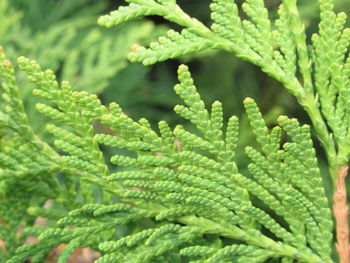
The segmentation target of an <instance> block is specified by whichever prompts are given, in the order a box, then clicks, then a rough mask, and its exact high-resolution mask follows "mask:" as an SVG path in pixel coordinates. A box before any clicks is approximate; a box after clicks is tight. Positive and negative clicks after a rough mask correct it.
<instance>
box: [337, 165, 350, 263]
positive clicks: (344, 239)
mask: <svg viewBox="0 0 350 263" xmlns="http://www.w3.org/2000/svg"><path fill="white" fill-rule="evenodd" d="M348 168H349V167H348V166H346V167H345V168H344V169H342V170H339V172H338V176H337V179H336V190H335V193H334V195H333V200H334V204H333V213H334V217H335V221H336V231H337V243H336V248H337V252H338V255H339V260H340V263H350V245H349V225H348V214H349V211H348V206H347V204H346V185H345V178H346V176H347V174H348Z"/></svg>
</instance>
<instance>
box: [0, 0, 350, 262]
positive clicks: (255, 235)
mask: <svg viewBox="0 0 350 263" xmlns="http://www.w3.org/2000/svg"><path fill="white" fill-rule="evenodd" d="M128 2H130V4H129V6H125V7H120V8H119V9H118V10H117V11H114V12H112V13H111V14H110V15H107V16H103V17H101V18H100V19H99V23H100V24H103V25H105V26H108V27H110V26H114V25H118V24H120V23H123V22H125V21H127V20H130V19H133V18H138V17H141V16H145V15H159V16H163V17H164V18H166V19H168V20H170V21H172V22H175V23H177V24H179V25H180V26H183V27H184V29H183V30H182V31H181V32H176V31H174V30H171V31H169V32H168V33H167V35H166V36H164V37H160V38H159V41H158V42H154V43H152V44H151V45H150V47H149V48H144V47H140V46H134V47H133V52H132V53H131V55H130V59H131V60H132V61H140V62H143V63H144V64H153V63H156V62H158V61H163V60H166V59H169V58H175V57H178V56H181V55H185V54H189V53H193V52H198V51H202V50H205V49H212V48H216V49H223V50H226V51H229V52H231V53H234V54H235V55H237V56H238V57H241V58H243V59H245V60H248V61H250V62H252V63H254V64H255V65H257V66H259V67H261V69H262V70H263V71H264V72H266V73H268V74H269V75H270V76H272V77H274V78H275V79H277V80H278V81H280V82H281V83H282V84H283V86H284V87H285V88H287V90H288V91H289V92H290V93H291V94H292V95H294V96H295V97H296V98H297V100H298V102H299V103H300V105H301V106H302V107H303V108H304V109H305V110H306V111H307V112H308V114H309V116H310V119H311V121H312V127H313V128H314V130H315V133H316V135H317V137H318V139H319V141H320V142H321V144H322V146H323V148H324V150H325V153H326V156H327V160H328V164H329V167H330V169H329V172H330V174H329V176H330V177H331V178H332V179H333V180H334V181H335V179H336V177H337V174H338V172H339V170H341V169H342V168H344V167H345V166H346V163H347V162H348V158H349V151H350V146H349V141H350V140H349V120H350V118H349V109H350V108H349V101H350V95H349V91H350V86H349V73H350V72H349V70H350V61H349V59H348V46H349V41H350V30H349V29H344V24H345V18H346V16H345V14H344V13H340V14H335V13H334V12H333V3H332V1H330V0H323V1H321V0H320V1H319V2H320V9H321V16H320V17H321V22H320V25H319V33H318V34H315V35H314V36H313V37H312V43H310V45H308V44H309V43H308V42H306V34H305V29H304V26H303V24H302V22H301V19H300V17H299V14H298V9H297V7H296V1H295V0H285V1H282V3H281V5H280V6H279V11H278V13H279V18H278V19H277V20H276V21H275V22H274V23H272V22H271V21H270V20H269V17H268V12H267V10H266V9H265V7H264V2H263V1H262V0H246V1H245V2H244V4H243V5H242V10H243V11H244V12H245V14H246V17H247V19H245V20H243V19H241V18H240V16H239V14H238V12H239V11H240V9H238V7H237V6H236V4H235V3H234V2H233V1H231V0H230V1H228V0H214V1H213V3H212V4H211V5H210V8H211V10H212V20H213V25H212V26H211V28H208V27H206V26H205V25H204V24H203V23H201V22H200V21H198V20H196V19H195V18H191V17H190V16H189V15H187V14H186V13H184V11H183V10H182V9H181V8H180V7H179V6H178V5H177V4H176V2H175V1H173V0H159V1H154V0H132V1H131V0H130V1H128ZM0 53H1V55H0V79H1V82H0V84H1V94H2V101H1V104H0V106H1V111H0V125H1V126H0V128H1V132H2V134H3V135H2V137H1V145H0V149H1V152H0V163H1V166H0V167H1V168H0V194H1V200H2V202H1V203H0V217H1V224H0V239H1V240H3V241H4V243H5V247H4V249H3V253H2V260H3V261H4V262H8V263H17V262H24V261H25V260H27V259H28V258H31V261H32V262H44V260H45V258H46V257H47V256H48V254H49V252H50V251H51V250H52V249H53V248H55V247H57V246H59V245H60V244H67V245H66V246H65V248H64V250H63V251H62V253H61V255H60V257H59V259H58V262H60V263H63V262H67V260H68V259H69V257H70V255H71V254H72V253H73V252H74V251H75V250H76V249H77V248H80V247H90V248H92V249H94V250H96V251H99V252H100V254H101V257H100V258H99V259H97V260H96V262H98V263H113V262H242V263H243V262H284V263H288V262H315V263H316V262H317V263H321V262H337V261H338V259H337V258H336V257H335V256H334V253H333V252H334V251H335V248H334V246H333V243H334V240H335V238H334V234H333V232H334V223H333V219H332V212H331V209H330V204H329V200H328V199H327V195H326V193H325V189H324V186H323V180H322V175H321V172H320V169H319V168H318V160H317V157H316V152H315V149H314V147H313V142H312V139H311V133H310V127H309V126H308V125H301V124H300V123H299V122H298V121H297V120H296V119H293V118H288V117H287V116H280V117H279V118H278V120H277V122H278V125H277V126H276V127H273V128H272V129H271V128H270V127H267V126H266V124H265V121H264V119H263V116H262V114H261V113H260V111H259V109H258V107H257V105H256V103H255V102H254V100H253V99H251V98H247V99H245V100H244V106H245V109H246V113H247V115H248V118H249V121H250V125H251V128H252V131H253V133H254V134H255V137H256V141H257V142H258V144H259V145H260V146H259V147H257V148H253V147H250V146H248V147H246V150H245V151H246V154H247V155H248V156H249V158H250V160H251V161H250V164H249V165H248V171H247V172H246V171H245V170H244V169H242V168H239V165H238V163H237V162H236V160H235V157H236V156H237V153H236V152H237V150H236V149H237V144H238V143H239V142H238V136H239V133H240V132H241V133H242V132H244V131H240V129H239V120H238V118H237V117H235V116H232V117H230V118H228V120H227V121H224V120H225V119H226V118H224V116H223V108H222V104H221V103H220V102H218V101H216V102H214V103H213V104H212V105H211V108H210V110H208V109H207V107H206V106H205V104H204V102H203V101H202V99H201V97H200V95H199V93H198V92H197V90H196V88H195V86H194V82H193V79H192V77H191V75H190V72H189V70H188V68H187V66H185V65H181V66H180V67H179V69H178V79H179V84H177V85H176V86H175V87H174V90H175V92H176V94H177V95H178V96H179V98H180V99H181V100H182V101H183V104H181V105H177V106H176V107H175V108H174V111H175V112H176V114H177V115H179V116H181V117H182V118H184V119H186V120H188V121H189V122H191V123H192V124H193V126H194V127H195V128H196V129H195V130H194V129H192V130H187V129H185V128H184V127H183V126H181V125H178V126H176V127H174V128H172V127H170V126H169V125H168V124H167V123H166V122H165V121H160V122H159V124H158V127H157V128H154V127H151V124H150V123H149V122H148V121H147V120H146V119H140V120H138V121H134V120H133V119H132V118H131V117H129V116H128V115H127V114H126V113H124V111H123V110H122V109H121V108H120V106H119V105H118V104H116V103H111V104H110V105H109V106H104V105H103V104H102V103H101V101H100V100H99V99H98V97H97V96H96V95H93V94H90V93H88V92H86V91H74V89H73V88H72V87H71V85H70V84H69V83H68V82H66V81H64V82H62V83H58V82H57V80H56V77H55V75H54V73H53V72H52V71H51V70H45V71H43V70H42V69H41V67H40V66H39V65H38V63H37V62H35V61H32V60H29V59H27V58H24V57H20V58H19V59H18V61H17V64H18V67H19V68H20V70H22V71H24V72H25V73H26V75H27V79H28V80H29V81H30V82H32V83H33V84H34V85H35V86H36V89H34V90H33V94H34V95H35V96H37V97H39V98H41V99H42V103H38V104H37V105H36V109H37V110H38V111H39V112H40V113H41V114H44V115H46V116H47V117H49V118H50V119H51V121H50V123H48V125H47V127H46V129H47V130H48V132H50V133H51V134H52V135H53V136H54V137H55V140H54V143H53V145H50V144H49V143H47V142H45V141H44V140H43V139H42V138H40V137H39V136H38V135H36V134H35V132H34V131H33V129H32V128H31V126H30V124H29V122H28V118H27V115H26V113H25V111H24V107H23V103H22V100H21V98H20V96H19V90H18V87H17V84H16V77H15V69H14V66H13V64H12V63H11V62H10V60H8V59H7V58H6V56H5V54H4V52H3V50H1V52H0ZM95 127H100V128H101V127H103V129H100V128H99V129H95ZM95 130H104V131H106V132H105V133H99V132H95ZM105 147H109V148H114V149H118V151H117V154H115V155H114V156H113V157H112V158H111V159H110V161H109V160H107V159H106V158H105V156H104V155H103V151H102V149H104V148H105ZM114 167H117V169H114ZM47 200H53V205H52V206H51V207H47V206H45V207H43V205H44V203H45V202H46V201H47ZM38 216H41V217H45V218H48V219H50V221H49V224H48V225H47V226H37V225H35V223H34V221H35V218H36V217H38ZM132 225H134V226H135V225H136V227H131V226H132ZM123 227H124V228H123ZM122 229H129V230H130V231H124V232H123V231H121V230H122ZM29 236H37V237H39V240H38V242H36V243H32V244H24V243H25V240H26V238H27V237H29ZM338 241H339V240H338ZM338 244H339V242H338ZM340 251H341V250H339V246H338V253H339V254H340ZM344 262H345V261H344Z"/></svg>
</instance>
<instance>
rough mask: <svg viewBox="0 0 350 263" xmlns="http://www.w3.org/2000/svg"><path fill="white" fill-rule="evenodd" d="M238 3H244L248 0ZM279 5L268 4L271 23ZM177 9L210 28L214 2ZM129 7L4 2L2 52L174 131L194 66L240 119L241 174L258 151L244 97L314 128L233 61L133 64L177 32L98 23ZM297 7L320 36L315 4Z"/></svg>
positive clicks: (259, 76) (210, 95)
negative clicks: (138, 47) (179, 81)
mask: <svg viewBox="0 0 350 263" xmlns="http://www.w3.org/2000/svg"><path fill="white" fill-rule="evenodd" d="M348 1H349V0H335V4H336V9H337V10H341V11H345V12H347V13H350V5H349V4H348ZM236 2H237V3H238V4H240V3H241V2H242V0H236ZM280 2H281V1H280V0H266V1H265V3H266V5H267V7H268V9H269V10H270V11H271V12H270V16H271V18H272V19H273V18H274V17H275V16H276V11H277V7H278V5H279V3H280ZM178 3H179V4H180V6H182V7H183V9H184V10H185V11H187V12H188V13H189V14H191V15H192V16H194V17H196V18H198V19H199V20H201V21H203V22H204V23H205V24H207V25H208V26H209V25H210V10H209V3H210V0H178ZM124 4H125V3H124V2H123V1H122V0H118V1H116V0H74V1H72V0H33V1H28V0H0V21H1V23H0V45H2V46H4V47H5V49H6V52H7V54H8V56H9V57H10V58H12V59H16V58H17V57H18V56H21V55H23V56H26V57H29V58H32V59H35V60H37V61H38V62H39V63H40V64H41V65H42V67H43V68H50V69H52V70H54V71H55V72H56V73H57V74H58V78H59V80H69V81H70V82H71V83H72V85H73V87H74V88H75V89H77V90H86V91H89V92H92V93H97V94H99V96H100V98H101V99H102V100H103V102H104V103H109V102H111V101H116V102H118V103H119V104H120V105H121V106H122V107H123V108H124V109H125V110H126V112H127V113H128V114H130V115H131V116H132V117H133V118H135V119H139V118H141V117H145V118H147V119H149V120H150V121H151V123H152V124H155V123H156V122H157V121H159V120H161V119H163V120H166V121H168V122H169V123H170V124H171V125H172V126H174V125H175V123H179V122H180V123H181V122H182V121H183V120H181V119H179V117H178V116H176V115H175V114H173V111H172V109H173V107H174V106H175V105H176V104H177V103H178V102H179V100H178V98H177V97H176V95H175V93H174V92H173V90H172V87H173V86H174V84H176V70H177V67H178V65H179V64H181V63H186V64H188V65H189V67H190V70H191V71H192V73H193V77H194V79H195V81H196V85H197V87H198V89H199V90H200V93H201V96H202V97H203V99H204V101H205V102H206V103H208V104H210V103H212V102H213V101H215V100H220V101H222V102H223V104H224V109H225V116H226V118H228V117H229V116H231V115H237V116H239V117H240V118H241V126H242V129H241V130H242V131H244V132H242V133H241V137H242V138H241V140H240V143H241V148H240V149H241V151H239V152H240V153H241V154H239V156H238V158H239V159H238V163H239V165H240V166H242V167H245V165H246V159H245V157H244V156H245V154H244V151H243V147H245V146H246V145H252V144H255V142H254V139H253V136H252V134H251V133H250V128H249V126H248V122H247V120H246V117H245V115H244V113H243V106H242V101H243V99H244V98H245V97H249V96H250V97H253V98H254V99H255V100H256V101H257V103H258V105H259V106H260V107H261V109H262V111H263V113H264V114H265V118H266V120H267V122H268V123H269V125H271V126H273V125H274V122H275V120H276V118H277V116H278V115H280V114H287V115H288V116H290V117H297V118H299V119H300V120H301V122H304V123H307V122H308V118H307V116H306V114H305V113H304V112H303V111H302V110H301V109H300V107H299V106H298V105H297V103H296V101H295V100H294V98H292V97H291V96H290V95H289V94H288V93H287V92H286V91H285V89H283V88H282V87H281V84H279V83H278V82H276V81H275V80H273V79H271V78H269V77H268V76H266V74H264V73H263V72H261V71H260V69H258V68H257V67H255V66H253V65H251V64H249V63H247V62H244V61H242V60H240V59H237V58H235V57H234V56H233V55H231V54H227V53H223V52H217V51H215V50H213V51H211V52H205V53H202V54H200V55H198V54H197V55H196V56H186V57H183V58H181V59H180V60H172V61H166V62H162V63H159V64H156V65H154V66H152V67H144V66H143V65H140V64H132V63H129V62H128V61H127V54H128V52H129V50H130V47H131V46H132V44H134V43H138V44H142V45H147V43H149V42H150V41H152V39H155V38H156V37H157V36H158V35H160V34H162V33H164V31H165V30H167V29H168V28H171V27H173V26H174V25H172V24H170V23H168V22H167V21H164V20H163V19H162V18H159V17H151V18H150V19H148V20H138V21H135V22H132V23H128V24H126V25H122V26H119V27H117V28H114V29H105V28H101V27H99V26H98V25H97V24H96V20H97V18H98V17H99V16H100V15H102V14H105V13H107V12H109V11H111V10H114V9H116V8H117V7H118V6H119V5H124ZM299 6H300V12H301V15H302V17H303V19H304V23H305V24H306V28H307V33H308V35H309V36H311V34H312V33H313V32H316V31H317V24H318V20H319V18H318V14H319V12H318V4H317V1H316V0H309V1H299ZM18 78H19V81H20V87H21V89H22V96H23V98H24V100H25V104H26V107H27V111H28V112H29V115H30V118H31V120H32V123H33V127H34V128H36V129H37V131H39V132H41V133H43V134H42V135H43V136H47V135H46V134H44V129H43V126H44V125H45V119H44V118H43V117H42V116H40V115H38V114H36V111H35V109H34V104H35V103H36V101H34V98H33V96H31V88H32V87H31V85H30V84H28V83H25V82H24V81H23V80H22V79H23V78H22V76H21V75H19V76H18ZM182 124H184V123H182ZM97 129H103V127H97ZM106 150H107V149H106ZM107 151H108V150H107ZM319 152H320V153H321V155H322V151H319Z"/></svg>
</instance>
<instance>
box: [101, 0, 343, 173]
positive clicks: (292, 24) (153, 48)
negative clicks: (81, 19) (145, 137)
mask: <svg viewBox="0 0 350 263" xmlns="http://www.w3.org/2000/svg"><path fill="white" fill-rule="evenodd" d="M127 2H129V3H130V4H129V5H128V6H122V7H119V9H118V10H116V11H113V12H111V13H110V14H109V15H105V16H102V17H100V19H99V20H98V23H99V24H100V25H102V26H106V27H113V26H116V25H119V24H122V23H124V22H127V21H129V20H132V19H135V18H137V17H143V16H149V15H158V16H162V17H164V18H165V19H167V20H169V21H170V22H173V23H176V24H178V25H180V26H182V27H183V28H184V29H183V30H182V31H181V32H176V31H174V30H170V31H169V33H168V34H167V36H164V37H160V38H159V39H158V41H157V42H154V43H151V44H150V46H149V48H145V47H136V48H135V49H133V51H132V52H131V54H130V56H129V58H130V60H131V61H138V62H142V63H143V64H145V65H150V64H154V63H156V62H158V61H163V60H166V59H169V58H175V57H180V56H182V55H185V54H188V53H196V52H199V51H202V50H204V49H212V48H214V49H220V50H225V51H228V52H230V53H233V54H235V55H236V56H238V57H240V58H243V59H244V60H247V61H250V62H251V63H253V64H255V65H257V66H258V67H260V68H261V69H262V70H263V71H264V72H266V73H267V74H268V75H270V76H271V77H273V78H275V79H276V80H278V81H280V82H281V83H282V84H283V85H284V87H285V88H286V89H287V90H288V91H289V92H290V93H291V94H292V95H294V96H295V97H296V98H297V100H298V102H299V103H300V105H301V106H302V107H303V108H304V109H305V110H306V111H307V113H308V114H309V116H310V119H311V121H312V123H313V127H314V129H315V130H316V131H317V136H318V139H319V140H320V141H321V143H322V145H323V147H324V148H325V151H326V154H327V158H328V162H329V163H330V167H331V168H330V172H331V174H332V177H333V180H335V177H336V172H335V171H336V167H337V166H344V165H345V164H346V162H347V161H348V159H349V154H350V146H349V141H350V140H349V114H348V113H347V109H348V108H349V105H348V101H349V90H350V86H349V70H348V68H350V66H349V59H348V57H349V56H348V50H349V49H348V48H349V44H350V34H349V32H350V31H349V29H348V28H345V21H346V14H345V13H343V12H341V13H339V14H336V13H335V12H334V4H333V0H319V4H320V10H321V11H320V19H321V21H320V24H319V32H318V33H317V34H314V35H313V36H312V43H308V42H307V38H306V33H305V27H304V25H303V23H302V19H301V17H300V15H299V11H298V8H297V1H296V0H283V1H282V3H281V4H280V5H279V7H278V18H277V19H276V20H275V21H271V20H270V19H269V12H268V10H267V9H266V7H265V3H264V1H263V0H245V1H244V2H243V4H242V6H241V7H239V6H238V5H237V4H236V3H235V1H234V0H213V1H212V3H211V4H210V9H211V19H212V21H213V23H212V25H211V26H210V27H207V26H205V25H204V24H203V23H201V22H200V21H198V20H197V19H195V18H192V17H191V16H190V15H189V14H187V13H186V12H185V11H183V10H182V9H181V7H180V6H179V5H178V4H177V3H176V1H161V0H128V1H127ZM240 8H241V9H242V11H243V12H244V13H245V15H246V18H245V19H242V18H241V16H240V14H239V9H240Z"/></svg>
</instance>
